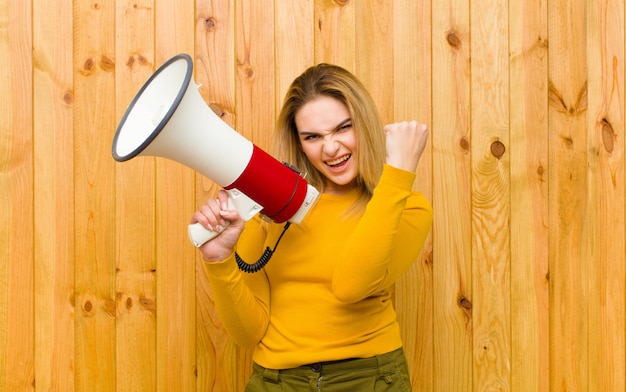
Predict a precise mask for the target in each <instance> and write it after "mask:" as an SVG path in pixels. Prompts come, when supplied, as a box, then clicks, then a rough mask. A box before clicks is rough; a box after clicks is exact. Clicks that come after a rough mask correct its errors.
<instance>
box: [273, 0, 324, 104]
mask: <svg viewBox="0 0 626 392" xmlns="http://www.w3.org/2000/svg"><path fill="white" fill-rule="evenodd" d="M314 11H315V8H314V1H313V0H302V1H290V0H277V1H276V23H275V24H276V27H275V34H274V45H275V49H274V52H275V53H276V54H275V61H276V69H275V71H274V75H275V84H276V95H275V96H276V113H277V115H278V112H279V111H280V108H281V106H282V104H283V100H284V98H285V93H286V92H287V89H288V88H289V85H290V84H291V82H292V81H293V80H294V79H295V78H296V77H297V76H298V75H300V74H301V73H302V72H303V71H304V70H305V69H306V68H308V67H310V66H312V65H313V62H314V49H313V48H314V45H315V39H314V31H315V30H314V29H313V26H314V20H313V18H314Z"/></svg>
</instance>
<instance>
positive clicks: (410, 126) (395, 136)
mask: <svg viewBox="0 0 626 392" xmlns="http://www.w3.org/2000/svg"><path fill="white" fill-rule="evenodd" d="M384 130H385V135H386V151H387V164H388V165H391V166H394V167H397V168H398V169H403V170H407V171H410V172H414V171H415V170H416V169H417V164H418V162H419V160H420V157H421V156H422V153H423V152H424V148H426V142H427V141H428V134H429V131H428V127H427V126H426V125H425V124H420V123H418V122H417V121H402V122H397V123H393V124H388V125H385V128H384Z"/></svg>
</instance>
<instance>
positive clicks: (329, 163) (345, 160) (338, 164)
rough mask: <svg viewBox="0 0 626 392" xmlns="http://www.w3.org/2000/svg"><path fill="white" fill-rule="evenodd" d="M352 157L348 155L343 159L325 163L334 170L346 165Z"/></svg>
mask: <svg viewBox="0 0 626 392" xmlns="http://www.w3.org/2000/svg"><path fill="white" fill-rule="evenodd" d="M351 157H352V154H348V155H344V156H342V157H341V158H337V159H333V160H332V161H326V162H324V163H325V164H326V165H328V166H330V167H333V168H334V167H339V166H341V165H343V164H344V163H346V162H347V161H348V159H350V158H351Z"/></svg>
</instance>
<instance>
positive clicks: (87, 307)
mask: <svg viewBox="0 0 626 392" xmlns="http://www.w3.org/2000/svg"><path fill="white" fill-rule="evenodd" d="M92 311H93V303H92V302H91V301H85V302H83V313H86V314H90V313H91V312H92Z"/></svg>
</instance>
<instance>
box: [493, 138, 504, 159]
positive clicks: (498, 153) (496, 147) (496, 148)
mask: <svg viewBox="0 0 626 392" xmlns="http://www.w3.org/2000/svg"><path fill="white" fill-rule="evenodd" d="M505 151H506V148H505V147H504V143H502V142H501V141H499V140H496V141H495V142H493V143H491V154H493V156H494V157H496V158H498V159H500V158H502V155H504V152H505Z"/></svg>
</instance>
